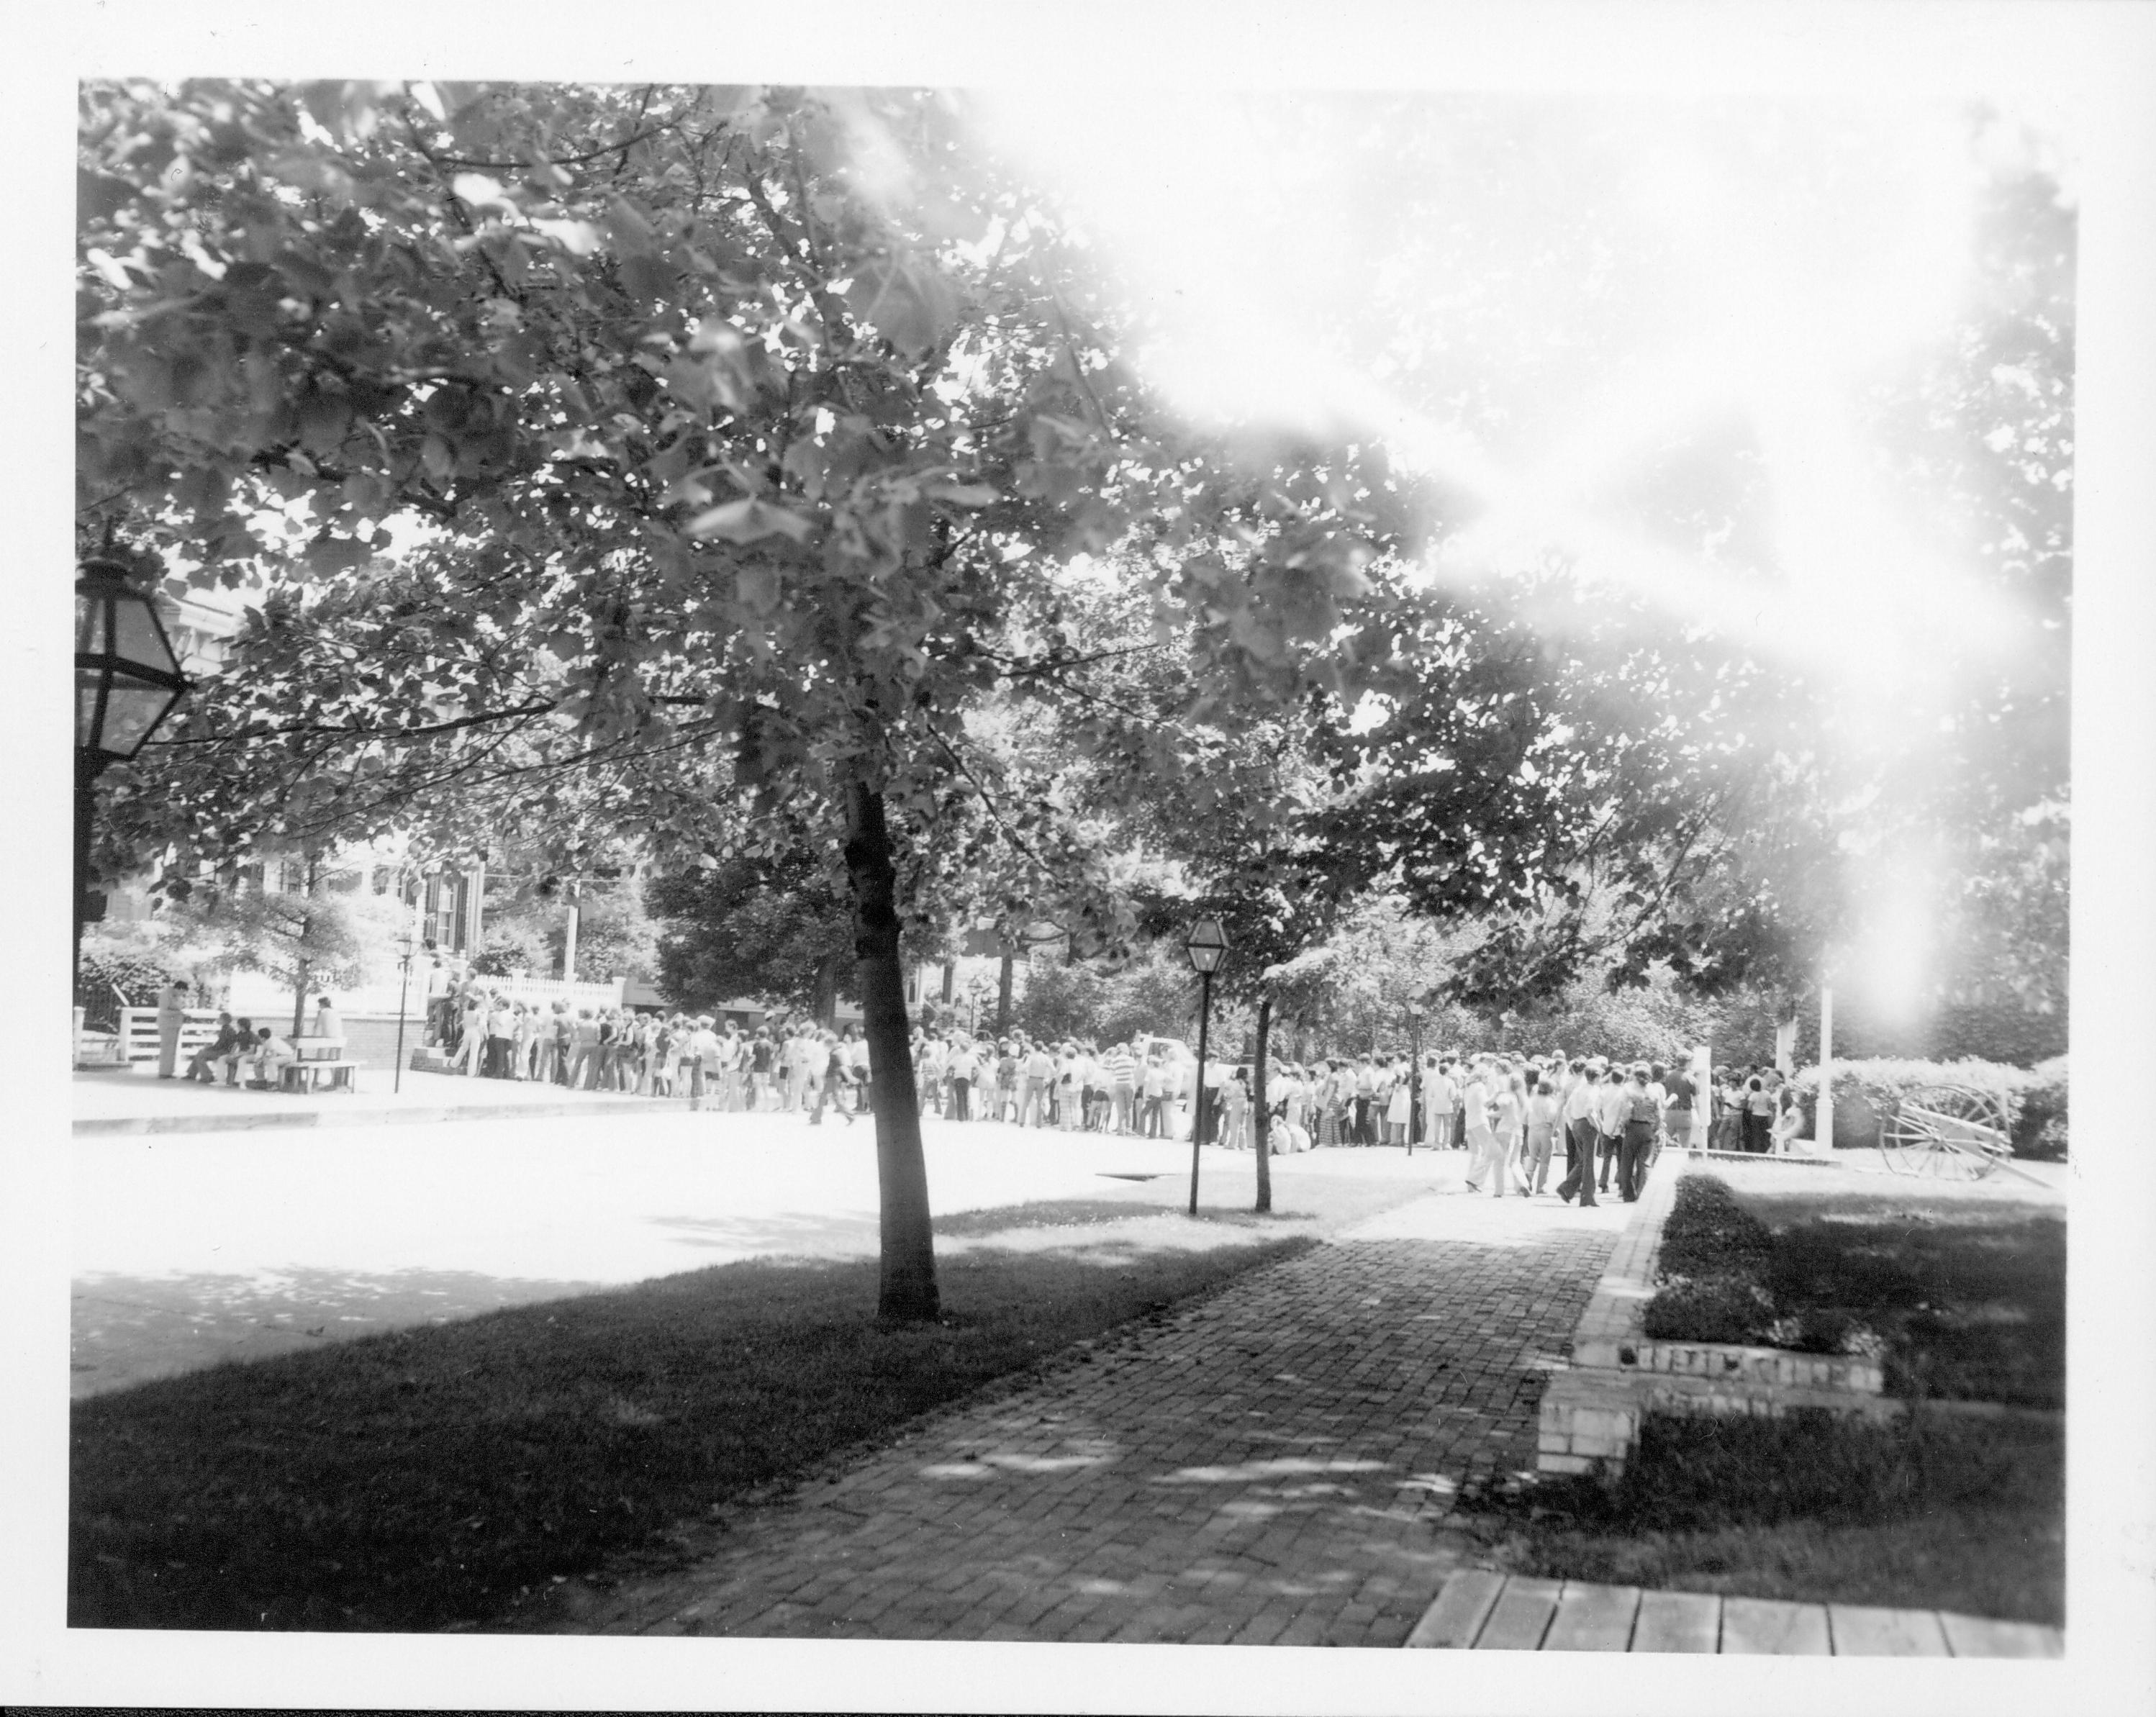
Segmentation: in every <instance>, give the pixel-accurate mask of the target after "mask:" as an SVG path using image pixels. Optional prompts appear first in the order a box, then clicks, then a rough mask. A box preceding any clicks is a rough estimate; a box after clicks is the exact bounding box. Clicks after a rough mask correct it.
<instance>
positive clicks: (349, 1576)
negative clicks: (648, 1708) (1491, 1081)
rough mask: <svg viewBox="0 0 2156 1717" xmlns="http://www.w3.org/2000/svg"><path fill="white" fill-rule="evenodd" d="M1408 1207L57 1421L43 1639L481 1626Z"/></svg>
mask: <svg viewBox="0 0 2156 1717" xmlns="http://www.w3.org/2000/svg"><path fill="white" fill-rule="evenodd" d="M1170 1185H1171V1187H1172V1186H1173V1183H1172V1182H1171V1183H1170ZM1420 1190H1421V1188H1420V1187H1419V1186H1418V1185H1416V1184H1414V1183H1413V1182H1410V1181H1373V1180H1370V1179H1368V1178H1367V1177H1366V1178H1359V1179H1358V1178H1357V1177H1353V1176H1325V1175H1322V1174H1315V1173H1312V1174H1298V1175H1297V1176H1296V1180H1295V1182H1294V1184H1293V1185H1292V1186H1286V1185H1283V1186H1281V1187H1277V1188H1276V1202H1278V1203H1279V1204H1280V1205H1281V1210H1280V1211H1279V1212H1278V1213H1277V1214H1275V1215H1272V1216H1268V1217H1257V1216H1255V1215H1250V1214H1248V1213H1242V1212H1233V1213H1230V1212H1208V1213H1206V1214H1205V1215H1204V1216H1203V1217H1200V1219H1199V1221H1198V1222H1194V1223H1193V1222H1190V1221H1189V1220H1188V1218H1187V1217H1182V1216H1180V1215H1179V1214H1177V1213H1175V1212H1176V1209H1177V1207H1176V1206H1175V1205H1174V1204H1173V1202H1168V1201H1169V1200H1172V1199H1173V1192H1168V1193H1167V1195H1166V1197H1165V1198H1163V1195H1162V1192H1160V1191H1158V1190H1156V1189H1154V1188H1152V1187H1147V1188H1146V1189H1144V1192H1145V1194H1146V1195H1147V1196H1144V1197H1133V1196H1132V1194H1134V1193H1136V1192H1137V1191H1138V1189H1137V1188H1135V1187H1133V1188H1132V1189H1130V1191H1129V1192H1125V1191H1123V1190H1122V1189H1121V1188H1117V1189H1116V1191H1115V1193H1114V1195H1113V1196H1111V1197H1105V1198H1102V1199H1099V1200H1081V1201H1065V1202H1058V1203H1052V1204H1042V1205H1028V1206H1019V1207H1013V1208H1010V1209H1006V1210H1002V1211H995V1212H963V1213H961V1214H959V1215H957V1216H954V1217H949V1218H947V1219H939V1221H938V1222H937V1231H938V1234H939V1237H940V1243H939V1248H938V1250H939V1253H940V1254H941V1258H940V1267H941V1278H942V1288H943V1302H944V1309H945V1315H944V1317H943V1320H942V1321H941V1322H940V1323H938V1324H937V1325H932V1326H928V1327H923V1328H896V1329H885V1328H880V1327H879V1326H878V1325H877V1324H876V1321H875V1287H876V1265H875V1261H874V1260H872V1259H841V1260H829V1259H818V1260H811V1261H803V1260H772V1259H759V1260H752V1261H749V1262H745V1263H732V1264H727V1265H723V1266H721V1267H719V1268H716V1269H707V1270H698V1271H692V1272H689V1273H687V1274H681V1275H675V1276H667V1277H664V1278H661V1279H658V1280H655V1281H652V1282H647V1283H644V1284H639V1285H638V1286H635V1287H633V1288H629V1289H620V1290H617V1291H613V1292H608V1293H602V1294H589V1295H584V1296H580V1297H577V1298H575V1299H562V1300H556V1301H552V1302H550V1303H548V1304H541V1305H530V1306H521V1307H516V1308H514V1309H511V1310H504V1311H499V1312H494V1313H491V1314H489V1315H485V1316H482V1317H477V1318H474V1319H471V1320H468V1321H466V1322H464V1323H459V1324H453V1325H443V1326H439V1327H428V1328H414V1329H412V1330H404V1331H401V1332H397V1333H393V1334H388V1335H379V1336H372V1337H368V1338H365V1339H362V1340H357V1341H353V1342H351V1343H348V1344H346V1345H341V1346H338V1347H336V1348H334V1349H330V1350H327V1351H320V1352H311V1353H300V1354H293V1355H289V1356H284V1357H280V1358H277V1359H273V1360H267V1361H256V1362H254V1363H250V1364H226V1365H223V1366H215V1367H212V1368H210V1369H208V1370H205V1371H198V1372H194V1373H192V1374H190V1375H187V1376H180V1377H174V1378H167V1379H163V1380H161V1381H157V1382H152V1383H146V1384H143V1385H141V1386H138V1387H136V1388H134V1389H131V1390H126V1391H122V1392H116V1393H115V1394H111V1395H108V1396H103V1397H97V1398H95V1399H92V1400H89V1401H85V1402H80V1403H78V1404H77V1406H76V1407H75V1408H74V1418H73V1432H72V1438H71V1443H72V1449H71V1466H70V1489H69V1505H70V1515H71V1521H72V1525H71V1533H70V1545H69V1552H70V1554H69V1563H70V1568H69V1576H70V1577H69V1625H71V1626H74V1627H189V1628H307V1629H369V1630H382V1629H391V1630H416V1629H431V1628H439V1627H449V1626H452V1625H462V1626H470V1625H485V1624H494V1625H500V1623H501V1622H503V1620H504V1619H505V1618H506V1617H511V1615H513V1613H514V1612H515V1611H516V1608H517V1607H518V1605H519V1603H520V1602H521V1601H525V1600H527V1599H528V1598H529V1597H531V1595H533V1594H535V1593H536V1592H538V1591H542V1590H543V1589H544V1588H545V1587H546V1586H548V1585H549V1584H550V1583H552V1581H553V1580H554V1578H555V1576H573V1575H578V1574H586V1573H589V1572H592V1571H595V1570H597V1569H598V1567H599V1566H600V1565H601V1564H602V1562H603V1561H605V1560H606V1559H607V1558H608V1557H610V1556H616V1555H619V1554H622V1553H625V1552H639V1553H642V1552H654V1551H655V1552H660V1553H664V1552H665V1549H666V1545H667V1538H666V1534H667V1531H668V1529H669V1528H670V1526H673V1525H675V1524H677V1523H680V1522H682V1521H685V1520H691V1519H693V1518H695V1517H696V1516H698V1515H703V1514H705V1513H706V1512H707V1511H709V1510H711V1509H712V1508H714V1507H715V1506H716V1505H720V1504H726V1503H727V1502H729V1501H736V1500H739V1499H742V1498H744V1497H746V1496H748V1495H751V1494H764V1493H767V1491H768V1490H769V1489H771V1488H773V1487H775V1486H776V1487H783V1485H784V1484H788V1483H789V1482H793V1481H798V1479H802V1478H803V1477H805V1476H807V1475H808V1474H810V1473H812V1472H813V1471H814V1470H815V1469H816V1468H818V1467H819V1465H821V1464H822V1463H825V1462H827V1461H829V1459H831V1458H833V1457H834V1456H837V1455H839V1454H841V1453H844V1451H846V1450H847V1449H848V1448H850V1446H855V1445H860V1444H863V1443H870V1442H872V1441H874V1440H875V1439H878V1438H886V1437H888V1436H890V1435H891V1434H892V1433H895V1432H896V1431H897V1430H898V1429H900V1428H901V1427H903V1426H904V1425H905V1424H906V1422H907V1421H909V1420H911V1419H912V1418H914V1417H916V1416H918V1415H920V1414H921V1413H923V1412H927V1411H928V1410H930V1409H932V1408H934V1407H939V1406H942V1405H943V1404H945V1403H947V1402H952V1401H954V1400H956V1399H957V1397H962V1396H963V1395H965V1394H967V1393H968V1392H971V1391H973V1390H974V1389H977V1388H978V1387H979V1386H982V1385H983V1384H985V1383H988V1382H989V1381H992V1380H994V1379H997V1378H1000V1377H1007V1376H1010V1375H1011V1374H1013V1373H1014V1372H1019V1371H1024V1369H1026V1368H1027V1367H1029V1366H1032V1365H1034V1364H1036V1363H1037V1362H1039V1361H1043V1360H1045V1359H1047V1358H1048V1357H1049V1356H1051V1355H1054V1354H1055V1353H1056V1352H1057V1351H1058V1350H1060V1349H1065V1348H1067V1347H1069V1346H1070V1344H1071V1343H1073V1342H1075V1341H1077V1340H1081V1339H1082V1338H1086V1337H1088V1336H1092V1335H1097V1334H1099V1333H1100V1332H1101V1331H1103V1330H1108V1329H1110V1328H1111V1327H1113V1326H1114V1325H1118V1324H1122V1323H1124V1322H1127V1320H1132V1319H1133V1318H1138V1317H1142V1316H1146V1315H1149V1314H1158V1312H1160V1311H1162V1310H1164V1309H1165V1308H1167V1307H1168V1306H1169V1305H1172V1304H1174V1303H1175V1302H1176V1301H1178V1300H1179V1299H1185V1298H1188V1296H1191V1295H1193V1294H1202V1293H1204V1292H1206V1291H1207V1290H1209V1289H1213V1288H1214V1287H1217V1286H1219V1284H1222V1283H1224V1282H1225V1281H1227V1280H1229V1279H1231V1278H1233V1277H1234V1276H1235V1275H1237V1274H1240V1273H1241V1272H1243V1271H1245V1270H1248V1269H1251V1268H1253V1267H1254V1266H1255V1265H1258V1264H1261V1263H1268V1262H1271V1261H1273V1260H1276V1259H1280V1258H1286V1257H1289V1256H1291V1255H1293V1254H1294V1253H1297V1252H1300V1251H1301V1250H1303V1249H1304V1248H1307V1247H1308V1246H1310V1245H1311V1244H1312V1243H1313V1241H1314V1238H1315V1236H1316V1235H1317V1234H1318V1233H1321V1232H1322V1231H1323V1230H1325V1229H1327V1228H1331V1227H1333V1226H1336V1225H1337V1224H1338V1223H1341V1222H1347V1221H1352V1220H1353V1219H1354V1218H1356V1217H1360V1216H1363V1215H1367V1214H1369V1213H1372V1212H1374V1211H1376V1210H1378V1209H1382V1208H1383V1207H1386V1206H1387V1205H1389V1204H1395V1203H1399V1202H1402V1201H1403V1200H1404V1199H1406V1198H1408V1197H1412V1196H1414V1194H1415V1193H1417V1192H1419V1191H1420Z"/></svg>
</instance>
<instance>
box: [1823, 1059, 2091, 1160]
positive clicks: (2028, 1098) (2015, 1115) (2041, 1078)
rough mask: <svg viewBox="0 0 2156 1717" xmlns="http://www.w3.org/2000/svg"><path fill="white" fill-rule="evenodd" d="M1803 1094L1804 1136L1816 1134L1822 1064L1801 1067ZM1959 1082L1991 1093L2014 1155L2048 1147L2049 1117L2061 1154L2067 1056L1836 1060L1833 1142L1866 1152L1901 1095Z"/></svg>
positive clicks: (2032, 1153) (1973, 1088)
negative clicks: (2023, 1060)
mask: <svg viewBox="0 0 2156 1717" xmlns="http://www.w3.org/2000/svg"><path fill="white" fill-rule="evenodd" d="M1795 1084H1796V1088H1797V1094H1798V1098H1799V1101H1800V1102H1802V1103H1803V1105H1804V1135H1805V1136H1806V1137H1808V1138H1816V1137H1817V1136H1818V1134H1819V1128H1818V1121H1817V1110H1818V1107H1819V1069H1817V1068H1816V1067H1807V1068H1800V1069H1798V1071H1797V1075H1796V1080H1795ZM1940 1085H1961V1086H1966V1087H1968V1088H1969V1089H1972V1090H1975V1091H1980V1092H1982V1093H1984V1094H1985V1095H1986V1096H1988V1097H1991V1098H1993V1099H1995V1100H1996V1101H1997V1102H1998V1104H1999V1107H2000V1109H2001V1110H2004V1111H2005V1116H2006V1126H2007V1132H2008V1135H2009V1137H2010V1140H2012V1143H2013V1146H2014V1151H2015V1155H2016V1156H2039V1155H2042V1154H2044V1152H2045V1151H2046V1148H2047V1147H2046V1146H2045V1145H2044V1143H2043V1135H2044V1131H2045V1127H2046V1123H2047V1122H2049V1121H2051V1120H2053V1119H2054V1118H2056V1119H2057V1120H2059V1121H2060V1122H2061V1129H2060V1136H2061V1154H2063V1133H2064V1125H2063V1123H2064V1120H2065V1116H2066V1057H2065V1056H2063V1055H2061V1056H2057V1057H2055V1058H2053V1059H2051V1060H2050V1061H2047V1062H2045V1063H2043V1064H2041V1065H2040V1066H2039V1067H2037V1068H2035V1069H2029V1068H2022V1067H2010V1066H2008V1065H2007V1064H2005V1063H2003V1062H1996V1061H1840V1060H1837V1061H1836V1062H1835V1064H1834V1142H1835V1146H1837V1147H1838V1148H1840V1149H1843V1150H1861V1149H1866V1148H1868V1147H1870V1146H1874V1145H1876V1144H1877V1143H1878V1142H1879V1131H1880V1128H1881V1126H1882V1125H1884V1124H1885V1122H1886V1119H1887V1117H1889V1116H1891V1115H1892V1114H1893V1113H1894V1110H1895V1109H1896V1107H1897V1105H1899V1104H1900V1103H1901V1101H1902V1099H1903V1098H1904V1097H1906V1096H1909V1095H1912V1094H1915V1093H1917V1092H1919V1091H1922V1090H1923V1089H1927V1088H1935V1087H1937V1086H1940Z"/></svg>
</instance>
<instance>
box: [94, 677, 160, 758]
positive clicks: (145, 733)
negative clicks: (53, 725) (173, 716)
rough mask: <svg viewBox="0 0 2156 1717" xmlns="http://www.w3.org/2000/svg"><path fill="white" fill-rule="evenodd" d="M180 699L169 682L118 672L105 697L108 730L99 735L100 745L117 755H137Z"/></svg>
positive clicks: (106, 728)
mask: <svg viewBox="0 0 2156 1717" xmlns="http://www.w3.org/2000/svg"><path fill="white" fill-rule="evenodd" d="M179 700H180V694H178V693H177V692H176V691H173V690H172V689H171V688H170V687H168V686H162V685H146V684H144V683H143V682H141V680H138V679H129V678H127V677H126V675H125V674H115V675H114V676H113V680H112V691H111V694H110V696H108V697H107V698H106V699H105V731H104V732H103V733H102V734H100V735H99V736H98V749H99V750H100V751H109V752H110V753H111V754H112V756H115V757H131V756H134V755H135V754H136V752H137V751H140V750H141V748H142V742H143V741H145V740H146V739H148V738H149V737H150V734H151V730H152V729H154V728H155V727H156V726H157V724H158V723H159V722H160V721H162V720H164V719H165V712H166V711H167V710H169V709H171V708H172V705H175V704H177V702H179Z"/></svg>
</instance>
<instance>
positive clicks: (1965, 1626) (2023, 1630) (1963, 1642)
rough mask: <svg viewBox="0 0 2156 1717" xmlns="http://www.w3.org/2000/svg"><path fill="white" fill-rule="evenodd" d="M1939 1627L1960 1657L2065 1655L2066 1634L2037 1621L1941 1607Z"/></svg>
mask: <svg viewBox="0 0 2156 1717" xmlns="http://www.w3.org/2000/svg"><path fill="white" fill-rule="evenodd" d="M1939 1629H1940V1632H1943V1633H1944V1634H1945V1635H1946V1637H1947V1649H1948V1650H1949V1651H1951V1652H1952V1653H1953V1654H1954V1656H1956V1657H1957V1658H2062V1657H2064V1656H2065V1655H2066V1636H2065V1635H2064V1634H2063V1633H2061V1632H2059V1630H2058V1629H2057V1628H2056V1627H2045V1626H2044V1625H2043V1624H2042V1623H2040V1622H1994V1621H1991V1620H1990V1619H1989V1618H1988V1617H1983V1616H1957V1615H1954V1614H1953V1612H1950V1611H1942V1612H1940V1614H1939Z"/></svg>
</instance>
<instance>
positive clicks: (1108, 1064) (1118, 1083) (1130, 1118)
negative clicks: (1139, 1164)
mask: <svg viewBox="0 0 2156 1717" xmlns="http://www.w3.org/2000/svg"><path fill="white" fill-rule="evenodd" d="M1137 1072H1138V1069H1137V1061H1136V1060H1135V1059H1134V1058H1132V1054H1131V1048H1130V1045H1129V1044H1127V1043H1111V1044H1109V1045H1108V1053H1106V1055H1104V1056H1102V1057H1101V1079H1103V1081H1105V1083H1106V1085H1107V1089H1108V1103H1109V1106H1110V1110H1111V1113H1110V1115H1109V1120H1108V1125H1109V1127H1110V1129H1111V1130H1113V1131H1115V1132H1116V1133H1129V1132H1131V1131H1132V1130H1134V1129H1133V1125H1132V1124H1133V1122H1134V1120H1136V1115H1135V1113H1134V1111H1133V1107H1132V1105H1133V1104H1134V1103H1135V1101H1136V1099H1137Z"/></svg>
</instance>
